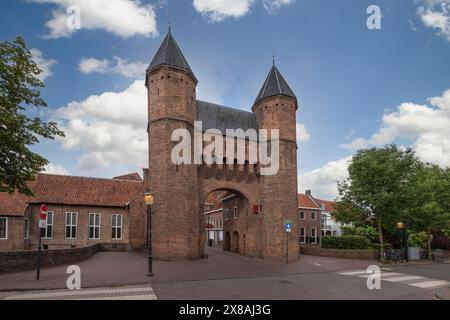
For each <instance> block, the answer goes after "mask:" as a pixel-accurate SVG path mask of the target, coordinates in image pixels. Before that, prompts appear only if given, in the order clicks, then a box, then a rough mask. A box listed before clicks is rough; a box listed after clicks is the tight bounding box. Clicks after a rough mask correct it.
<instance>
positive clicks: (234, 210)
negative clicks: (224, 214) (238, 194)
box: [233, 207, 238, 220]
mask: <svg viewBox="0 0 450 320" xmlns="http://www.w3.org/2000/svg"><path fill="white" fill-rule="evenodd" d="M237 218H238V208H237V207H234V209H233V219H234V220H236V219H237Z"/></svg>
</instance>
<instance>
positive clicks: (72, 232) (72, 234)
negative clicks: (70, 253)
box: [66, 212, 78, 240]
mask: <svg viewBox="0 0 450 320" xmlns="http://www.w3.org/2000/svg"><path fill="white" fill-rule="evenodd" d="M77 223H78V212H66V239H69V240H73V239H76V238H77Z"/></svg>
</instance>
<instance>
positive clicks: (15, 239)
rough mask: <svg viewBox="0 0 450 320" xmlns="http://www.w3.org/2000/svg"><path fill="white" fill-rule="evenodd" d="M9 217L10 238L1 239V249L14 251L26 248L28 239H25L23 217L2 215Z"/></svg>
mask: <svg viewBox="0 0 450 320" xmlns="http://www.w3.org/2000/svg"><path fill="white" fill-rule="evenodd" d="M2 218H6V219H7V221H8V222H7V226H8V238H7V239H0V251H13V250H24V249H26V244H27V240H25V239H24V235H25V233H24V231H25V229H24V228H25V226H24V219H23V217H2Z"/></svg>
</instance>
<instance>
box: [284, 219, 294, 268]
mask: <svg viewBox="0 0 450 320" xmlns="http://www.w3.org/2000/svg"><path fill="white" fill-rule="evenodd" d="M293 224H294V222H293V221H292V220H289V219H288V220H285V221H284V228H285V230H286V264H289V234H290V233H291V232H292V226H293Z"/></svg>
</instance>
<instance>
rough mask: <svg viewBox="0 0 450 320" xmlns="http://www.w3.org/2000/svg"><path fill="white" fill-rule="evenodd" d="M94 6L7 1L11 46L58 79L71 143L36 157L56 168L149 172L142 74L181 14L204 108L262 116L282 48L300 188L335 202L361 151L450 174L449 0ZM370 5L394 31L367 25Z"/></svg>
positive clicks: (51, 80) (49, 89) (53, 100)
mask: <svg viewBox="0 0 450 320" xmlns="http://www.w3.org/2000/svg"><path fill="white" fill-rule="evenodd" d="M83 2H84V1H81V0H73V1H70V0H29V1H20V0H3V1H1V2H0V21H1V25H2V28H0V41H4V40H13V39H14V38H15V37H16V36H18V35H21V36H23V37H24V38H25V40H26V41H27V44H28V46H29V47H30V48H33V49H36V50H35V51H34V52H35V55H36V59H39V61H37V62H40V65H41V68H42V69H45V70H46V71H47V72H48V74H47V76H46V77H45V82H46V88H45V90H44V91H43V95H44V97H45V99H46V100H47V102H48V103H49V106H50V110H49V112H47V113H45V114H42V115H43V116H45V117H48V118H49V119H55V120H57V121H58V122H59V123H60V124H61V126H62V127H63V128H64V129H65V131H66V134H67V138H66V139H65V141H56V142H43V143H41V144H40V145H38V146H36V147H34V150H36V151H37V152H39V153H41V154H43V155H44V156H45V157H47V158H48V159H49V160H50V162H51V166H50V168H49V171H51V172H63V173H68V174H74V175H89V176H101V177H112V176H114V175H119V174H122V173H127V172H128V171H139V172H140V168H141V167H142V166H145V165H146V161H147V160H146V154H145V153H146V149H147V148H146V145H145V143H146V141H145V138H146V136H145V119H144V118H145V117H143V115H145V106H146V101H145V95H144V94H145V92H144V89H145V88H143V83H142V81H143V75H142V72H144V70H145V67H146V66H147V65H148V64H149V63H150V61H151V58H152V57H153V55H154V54H155V52H156V50H157V49H158V47H159V45H160V43H161V41H162V39H163V37H164V36H165V34H166V32H167V26H168V20H169V16H170V19H171V21H172V27H173V33H174V36H175V38H176V39H177V41H178V43H179V45H180V47H181V48H182V50H183V52H184V55H185V56H186V58H187V60H188V62H189V63H190V65H191V68H192V69H193V71H194V73H195V74H196V76H197V78H198V79H199V85H198V98H199V99H202V100H207V101H211V102H216V103H221V104H224V105H227V106H232V107H238V108H242V109H244V110H250V108H251V105H252V102H253V101H254V99H255V97H256V95H257V93H258V91H259V89H260V87H261V85H262V83H263V81H264V79H265V77H266V75H267V73H268V71H269V69H270V67H271V63H272V51H273V50H275V52H276V61H277V65H278V67H279V69H280V71H281V72H282V73H283V75H284V77H285V78H286V79H287V81H288V82H289V84H290V86H291V87H292V89H293V90H294V92H295V93H296V94H297V96H298V99H299V105H300V109H299V112H298V118H297V122H298V123H299V129H302V134H301V137H299V147H300V149H299V154H298V155H299V163H298V167H299V173H298V174H299V186H300V191H303V190H304V189H307V188H308V189H312V190H313V193H314V194H316V195H318V196H321V197H326V198H332V197H335V195H336V191H335V189H336V188H335V184H336V181H337V180H342V179H344V178H345V177H346V170H345V169H346V164H347V160H348V157H349V156H351V155H352V154H353V153H354V152H355V150H357V149H358V148H360V147H368V146H380V145H384V144H386V143H391V142H396V143H398V144H400V145H404V146H412V147H413V148H414V149H415V150H416V151H417V153H418V155H419V156H420V157H421V158H423V159H424V160H425V161H430V162H433V163H437V164H439V165H442V166H449V165H450V129H449V128H450V91H447V90H449V89H450V59H449V58H450V1H449V0H443V1H436V0H402V1H393V0H390V1H382V0H371V1H365V0H358V1H355V0H336V1H331V0H327V1H325V0H296V1H294V0H231V1H230V0H228V1H223V0H195V1H194V0H184V1H182V0H177V1H174V0H171V1H147V0H146V1H144V0H142V1H127V0H108V1H105V0H96V1H90V3H93V4H92V5H89V6H87V7H86V5H83ZM71 4H75V5H80V8H81V30H76V31H73V30H72V31H70V32H67V30H65V29H64V28H66V27H65V26H61V24H58V23H57V22H58V21H61V19H63V18H65V14H66V13H65V12H66V9H67V7H68V6H69V5H71ZM105 4H106V5H107V7H105ZM369 5H378V6H379V7H380V9H381V13H382V16H383V17H382V20H381V30H369V29H368V28H367V25H366V20H367V18H368V17H369V14H367V12H366V10H367V8H368V6H369ZM113 9H118V10H113ZM117 12H119V13H117ZM37 50H38V51H37ZM39 53H40V54H41V56H40V57H39ZM82 62H84V64H82V65H80V64H81V63H82ZM108 92H109V93H108ZM105 93H106V94H105ZM430 98H431V99H430ZM433 98H434V99H433ZM102 134H103V135H102ZM104 134H106V138H105V135H104ZM299 135H300V134H299Z"/></svg>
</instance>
